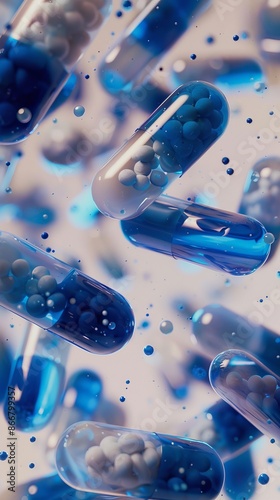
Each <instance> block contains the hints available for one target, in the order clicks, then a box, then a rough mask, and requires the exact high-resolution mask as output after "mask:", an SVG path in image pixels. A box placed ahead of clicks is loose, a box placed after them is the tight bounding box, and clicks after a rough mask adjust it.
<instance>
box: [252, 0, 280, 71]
mask: <svg viewBox="0 0 280 500" xmlns="http://www.w3.org/2000/svg"><path fill="white" fill-rule="evenodd" d="M257 24H258V34H257V38H258V42H259V49H260V52H261V55H262V56H263V57H264V58H265V59H267V60H269V61H272V62H273V61H276V62H279V61H280V30H279V28H280V4H279V2H278V1H277V0H263V1H262V4H261V9H260V11H259V12H258V23H257Z"/></svg>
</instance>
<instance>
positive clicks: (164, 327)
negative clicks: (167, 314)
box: [159, 320, 173, 334]
mask: <svg viewBox="0 0 280 500" xmlns="http://www.w3.org/2000/svg"><path fill="white" fill-rule="evenodd" d="M159 329H160V331H161V333H165V334H168V333H171V332H173V323H172V322H171V321H168V320H165V321H162V322H161V324H160V325H159Z"/></svg>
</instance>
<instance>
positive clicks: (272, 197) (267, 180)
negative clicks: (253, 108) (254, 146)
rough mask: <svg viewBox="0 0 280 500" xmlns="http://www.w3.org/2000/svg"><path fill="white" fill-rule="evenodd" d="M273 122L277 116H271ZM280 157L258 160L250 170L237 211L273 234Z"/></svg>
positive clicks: (278, 227) (277, 227) (279, 227)
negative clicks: (254, 219)
mask: <svg viewBox="0 0 280 500" xmlns="http://www.w3.org/2000/svg"><path fill="white" fill-rule="evenodd" d="M271 120H273V121H274V122H275V121H277V120H278V117H276V116H275V117H273V116H272V118H271ZM279 209H280V157H278V156H270V157H268V158H264V159H262V160H260V161H258V162H257V163H256V164H255V165H254V166H253V168H252V169H251V170H250V172H249V174H248V177H247V180H246V183H245V187H244V193H243V196H242V200H241V203H240V207H239V212H240V213H242V214H246V215H249V216H250V217H255V218H256V219H258V220H259V221H260V222H262V224H264V225H265V227H266V229H267V230H268V231H271V232H272V233H273V234H274V235H275V236H278V235H279V232H280V216H279Z"/></svg>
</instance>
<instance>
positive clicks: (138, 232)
mask: <svg viewBox="0 0 280 500" xmlns="http://www.w3.org/2000/svg"><path fill="white" fill-rule="evenodd" d="M121 227H122V230H123V233H124V235H125V236H126V237H127V239H128V240H129V241H130V242H131V243H132V244H134V245H136V246H139V247H142V248H147V249H149V250H153V251H155V252H159V253H163V254H166V255H170V256H172V257H174V258H177V259H184V260H187V261H189V262H193V263H195V264H199V265H202V266H207V267H209V268H210V269H214V270H216V271H217V270H218V271H223V272H227V273H230V274H233V275H235V276H242V275H245V274H250V273H252V272H254V271H255V270H256V269H258V268H259V267H260V266H261V265H263V263H264V262H265V261H266V259H267V257H268V255H269V252H270V245H268V244H267V243H265V240H264V235H265V228H264V227H263V226H262V225H261V224H260V223H259V222H258V221H256V220H255V219H251V218H249V217H245V216H243V215H240V214H233V213H230V212H225V211H221V210H216V209H213V208H211V207H207V206H204V205H198V204H196V203H192V202H187V201H183V200H178V199H176V198H171V197H169V196H161V197H160V198H159V199H158V200H157V201H156V202H154V203H153V204H152V205H150V207H149V208H147V209H146V210H145V211H144V212H143V214H141V215H140V216H139V217H136V218H134V219H130V220H123V221H122V222H121Z"/></svg>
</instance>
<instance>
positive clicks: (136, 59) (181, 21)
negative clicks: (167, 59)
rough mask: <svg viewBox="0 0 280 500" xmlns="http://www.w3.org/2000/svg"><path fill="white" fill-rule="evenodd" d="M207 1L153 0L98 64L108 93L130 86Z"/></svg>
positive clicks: (203, 7) (156, 59) (171, 42)
mask: <svg viewBox="0 0 280 500" xmlns="http://www.w3.org/2000/svg"><path fill="white" fill-rule="evenodd" d="M210 3H211V1H210V0H188V2H186V1H185V0H160V1H159V0H152V1H150V2H148V5H147V6H146V7H145V9H144V10H143V11H142V12H141V13H140V14H139V15H138V17H137V18H136V19H135V20H134V21H133V22H132V24H131V25H130V26H129V27H128V28H127V29H126V31H125V32H124V35H123V36H122V38H121V39H120V40H119V41H118V42H117V44H116V45H115V46H114V47H113V48H112V49H111V50H110V52H109V53H108V54H107V55H106V57H105V59H104V60H103V61H102V62H101V65H100V67H99V78H100V81H101V83H102V85H103V87H104V88H105V90H107V91H108V92H110V93H112V94H116V93H118V92H120V91H121V90H129V89H131V87H132V85H133V82H134V81H135V79H136V78H137V77H138V76H139V73H140V72H141V71H142V70H144V69H146V68H147V65H149V68H150V71H151V67H150V65H154V66H155V65H156V63H157V61H158V58H159V57H160V55H162V54H164V52H166V51H167V50H168V49H170V48H171V47H172V45H173V44H174V43H175V42H176V41H177V40H178V38H179V37H180V36H181V35H182V34H183V33H184V31H186V29H187V28H188V26H189V24H191V22H192V21H193V18H194V16H195V15H197V14H199V13H200V12H201V11H203V10H204V9H206V8H207V7H208V6H209V5H210Z"/></svg>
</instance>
